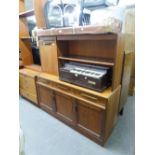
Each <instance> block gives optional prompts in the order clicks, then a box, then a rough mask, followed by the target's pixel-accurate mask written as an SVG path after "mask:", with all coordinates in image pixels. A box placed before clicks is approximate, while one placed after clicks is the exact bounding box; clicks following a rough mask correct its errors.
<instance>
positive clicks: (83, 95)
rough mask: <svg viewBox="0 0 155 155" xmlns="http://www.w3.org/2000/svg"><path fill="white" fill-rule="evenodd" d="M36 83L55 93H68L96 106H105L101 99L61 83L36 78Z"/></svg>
mask: <svg viewBox="0 0 155 155" xmlns="http://www.w3.org/2000/svg"><path fill="white" fill-rule="evenodd" d="M37 81H38V82H40V83H43V84H45V85H46V86H47V87H49V88H50V87H51V89H56V90H57V91H60V92H64V93H69V94H70V95H71V96H72V97H75V98H78V99H81V100H83V101H87V102H91V103H96V104H99V105H103V106H105V105H106V100H105V99H104V98H102V97H98V96H96V95H93V94H89V93H86V92H83V91H80V90H77V89H74V88H71V87H68V86H66V85H63V84H61V83H57V82H53V81H49V80H46V79H42V78H38V80H37Z"/></svg>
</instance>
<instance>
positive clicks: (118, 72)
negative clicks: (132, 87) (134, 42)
mask: <svg viewBox="0 0 155 155" xmlns="http://www.w3.org/2000/svg"><path fill="white" fill-rule="evenodd" d="M117 37H118V38H117V46H116V49H115V66H114V69H113V76H112V89H113V90H115V89H116V88H117V87H118V86H119V85H120V84H121V77H122V68H123V66H122V65H123V55H124V37H125V35H123V34H118V35H117Z"/></svg>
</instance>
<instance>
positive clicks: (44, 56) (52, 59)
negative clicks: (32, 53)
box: [40, 41, 58, 75]
mask: <svg viewBox="0 0 155 155" xmlns="http://www.w3.org/2000/svg"><path fill="white" fill-rule="evenodd" d="M40 56H41V67H42V71H43V72H46V73H49V74H53V75H58V60H57V46H56V42H55V41H42V42H40Z"/></svg>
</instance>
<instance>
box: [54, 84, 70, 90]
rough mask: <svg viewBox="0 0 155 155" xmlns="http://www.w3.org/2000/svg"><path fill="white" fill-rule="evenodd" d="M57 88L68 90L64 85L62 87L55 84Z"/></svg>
mask: <svg viewBox="0 0 155 155" xmlns="http://www.w3.org/2000/svg"><path fill="white" fill-rule="evenodd" d="M57 87H58V88H59V89H63V90H69V89H68V88H66V87H63V86H60V85H58V86H57Z"/></svg>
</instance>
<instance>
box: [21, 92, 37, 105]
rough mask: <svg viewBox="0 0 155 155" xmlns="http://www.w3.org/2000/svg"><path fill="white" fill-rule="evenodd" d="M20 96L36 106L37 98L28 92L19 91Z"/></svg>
mask: <svg viewBox="0 0 155 155" xmlns="http://www.w3.org/2000/svg"><path fill="white" fill-rule="evenodd" d="M20 94H21V95H22V96H24V97H25V98H27V99H29V100H31V101H33V102H34V103H36V104H37V97H36V95H34V94H31V93H30V92H27V91H25V90H23V89H20Z"/></svg>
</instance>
